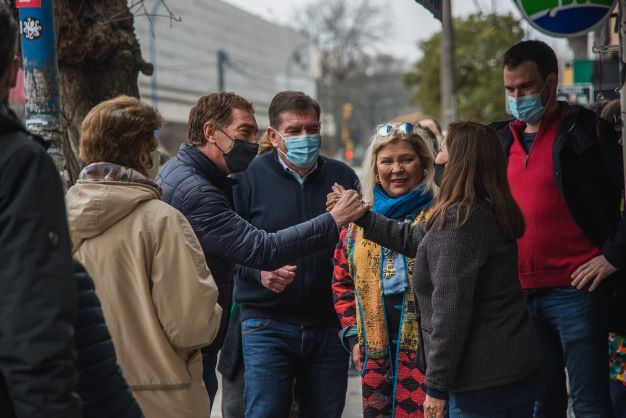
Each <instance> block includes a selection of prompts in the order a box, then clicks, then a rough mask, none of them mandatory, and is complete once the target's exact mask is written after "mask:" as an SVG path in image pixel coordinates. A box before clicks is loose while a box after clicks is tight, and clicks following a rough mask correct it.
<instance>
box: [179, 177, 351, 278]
mask: <svg viewBox="0 0 626 418" xmlns="http://www.w3.org/2000/svg"><path fill="white" fill-rule="evenodd" d="M193 193H194V194H195V198H194V199H190V201H191V202H193V203H192V206H191V207H186V208H185V210H184V213H185V214H186V215H187V218H188V219H189V221H190V223H191V225H192V226H193V227H194V230H195V231H201V234H200V236H199V238H200V243H201V244H202V248H203V250H204V252H205V254H221V255H223V257H224V258H226V259H228V260H230V261H232V262H234V263H238V264H243V265H246V266H250V267H256V268H260V269H263V270H270V271H271V270H275V269H277V268H279V267H281V266H283V265H285V263H288V262H289V261H293V260H297V259H298V258H301V257H303V256H304V255H306V254H310V253H313V252H316V251H318V250H320V249H323V248H334V246H335V244H336V243H337V239H338V237H339V231H338V229H337V224H336V223H335V221H334V219H333V218H332V216H331V215H330V214H329V213H325V214H322V215H319V216H317V217H315V218H313V219H311V220H310V221H307V222H304V223H301V224H298V225H294V226H292V227H289V228H286V229H283V230H280V231H277V232H275V233H268V232H265V231H263V230H260V229H257V228H255V227H254V226H252V225H251V224H250V223H248V222H247V221H246V220H244V219H243V218H242V217H241V216H239V215H238V214H237V213H236V212H235V211H234V210H233V209H232V208H231V207H230V204H229V202H228V200H227V199H226V198H225V197H224V196H223V195H222V194H221V193H219V192H217V191H216V190H215V189H211V188H205V189H204V190H202V188H200V190H194V191H193ZM278 203H279V202H277V204H278Z"/></svg>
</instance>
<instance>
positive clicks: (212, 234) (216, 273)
mask: <svg viewBox="0 0 626 418" xmlns="http://www.w3.org/2000/svg"><path fill="white" fill-rule="evenodd" d="M257 132H258V127H257V124H256V120H255V118H254V109H253V107H252V104H251V103H250V102H248V101H247V100H246V99H244V98H243V97H241V96H238V95H236V94H234V93H212V94H208V95H206V96H203V97H201V98H200V99H199V100H198V102H197V103H196V105H195V106H194V107H193V108H192V109H191V112H190V114H189V123H188V129H187V143H186V144H183V145H181V147H180V149H179V151H178V154H177V155H176V156H175V157H174V158H172V159H171V160H170V161H168V162H167V164H166V165H165V166H164V167H163V168H162V169H161V170H160V171H159V174H158V176H157V178H156V181H157V183H158V184H159V186H161V188H162V190H163V199H164V200H165V201H166V202H167V203H169V204H171V205H172V206H174V207H175V208H176V209H178V210H180V211H181V212H182V213H183V214H184V215H185V216H186V217H187V219H188V220H189V222H190V223H191V226H192V227H193V229H194V231H195V233H196V235H197V237H198V239H199V241H200V244H201V245H202V249H203V251H204V255H205V257H206V261H207V264H208V266H209V268H210V270H211V272H212V273H213V277H214V278H215V282H216V284H217V286H218V288H219V292H220V295H219V300H218V301H219V304H220V306H222V308H223V312H229V311H230V305H231V298H232V283H233V271H234V265H235V263H238V264H242V265H245V266H250V267H255V268H261V269H265V270H269V271H271V270H275V269H278V268H280V267H281V266H283V265H285V264H286V263H289V262H292V261H295V260H297V259H299V258H302V257H303V256H305V255H307V254H310V253H314V252H317V251H319V250H321V249H329V248H333V247H334V245H335V244H336V243H337V239H338V236H339V235H338V229H337V228H338V227H342V226H343V225H345V224H347V223H348V222H350V221H352V220H354V219H356V217H358V216H360V215H361V214H362V212H363V210H364V209H363V208H362V206H361V205H360V203H359V202H358V199H357V198H356V197H355V196H354V195H352V196H349V197H347V198H346V199H344V200H343V201H342V202H340V204H338V205H337V206H336V208H335V209H336V210H335V211H334V212H330V214H328V213H325V214H320V215H319V216H317V217H315V218H313V219H311V220H309V221H307V222H304V223H302V224H298V225H295V226H292V227H290V228H286V229H284V230H280V231H276V232H273V233H267V232H265V231H263V230H260V229H257V228H255V227H254V226H252V225H250V224H249V223H248V222H246V221H245V220H244V219H243V218H241V217H240V216H239V215H237V213H236V212H235V211H234V210H233V192H232V186H233V184H236V180H234V179H232V178H230V177H228V176H229V175H230V174H232V173H238V172H242V171H244V170H245V169H246V168H247V167H248V165H249V164H250V162H251V161H252V159H253V158H254V157H255V156H256V153H257V147H258V144H257V139H256V135H257ZM329 191H330V190H329ZM275 204H276V205H279V204H280V202H275ZM273 209H274V208H272V207H268V208H265V210H270V211H271V210H273ZM227 322H228V315H222V324H221V327H220V333H219V334H218V337H217V338H216V340H215V342H214V343H213V344H211V345H210V346H209V347H208V348H205V349H203V363H204V364H203V365H204V381H205V384H206V386H207V390H208V392H209V397H210V398H211V401H212V400H213V398H214V396H215V393H216V392H217V377H216V374H215V366H216V362H217V353H218V351H219V349H220V347H221V345H222V341H223V336H224V332H225V330H226V324H227ZM211 404H213V402H211Z"/></svg>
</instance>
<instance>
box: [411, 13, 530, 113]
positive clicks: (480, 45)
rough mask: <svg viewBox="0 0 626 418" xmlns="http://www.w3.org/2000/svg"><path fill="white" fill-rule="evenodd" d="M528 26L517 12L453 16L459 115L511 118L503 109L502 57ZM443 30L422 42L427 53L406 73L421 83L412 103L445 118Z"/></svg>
mask: <svg viewBox="0 0 626 418" xmlns="http://www.w3.org/2000/svg"><path fill="white" fill-rule="evenodd" d="M522 36H523V30H522V28H521V27H520V24H519V21H518V20H516V19H515V18H514V17H513V16H512V15H510V14H509V15H495V14H487V15H485V14H475V15H471V16H468V17H466V18H463V19H455V20H454V42H455V44H456V71H455V78H456V86H457V92H456V93H457V104H458V111H459V118H460V119H461V120H471V121H476V122H482V123H488V122H492V121H495V120H502V119H507V118H510V116H508V115H507V114H506V113H505V108H504V88H503V86H502V56H503V55H504V52H506V50H507V49H508V48H509V47H510V46H511V45H513V44H515V43H517V42H519V41H521V40H522ZM440 39H441V33H437V34H435V35H433V36H432V37H431V38H430V39H427V40H426V41H423V42H420V43H419V48H420V49H421V50H422V53H423V57H422V59H421V60H420V61H418V62H417V64H415V67H414V70H413V71H412V72H410V73H408V74H406V76H405V83H406V84H407V85H408V86H416V87H417V93H416V94H415V96H414V97H413V101H414V102H415V103H416V104H417V105H419V106H420V107H421V109H422V111H423V112H424V113H427V114H430V115H433V116H435V117H440V115H441V97H440V86H439V57H440Z"/></svg>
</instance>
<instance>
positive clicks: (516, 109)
mask: <svg viewBox="0 0 626 418" xmlns="http://www.w3.org/2000/svg"><path fill="white" fill-rule="evenodd" d="M546 84H547V82H546ZM546 84H544V86H543V87H542V88H541V91H539V93H535V94H529V95H528V96H522V97H512V96H509V95H507V96H506V99H507V103H508V105H509V109H510V110H511V114H512V115H513V117H514V118H515V119H517V120H521V121H522V122H526V123H536V122H539V121H540V120H541V118H542V117H543V114H544V113H545V112H546V107H545V106H544V105H543V104H542V103H541V92H542V91H543V89H544V88H545V86H546ZM548 100H550V99H549V98H548Z"/></svg>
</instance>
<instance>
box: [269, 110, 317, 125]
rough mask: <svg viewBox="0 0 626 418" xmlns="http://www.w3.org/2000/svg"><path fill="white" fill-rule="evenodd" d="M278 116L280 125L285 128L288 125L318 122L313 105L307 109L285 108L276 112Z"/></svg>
mask: <svg viewBox="0 0 626 418" xmlns="http://www.w3.org/2000/svg"><path fill="white" fill-rule="evenodd" d="M278 117H279V118H280V126H281V127H283V128H286V127H288V126H302V125H316V124H319V120H318V118H317V113H316V112H315V109H314V108H313V107H310V108H308V109H307V110H305V111H304V112H303V111H297V110H285V111H282V112H280V113H279V114H278Z"/></svg>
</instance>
